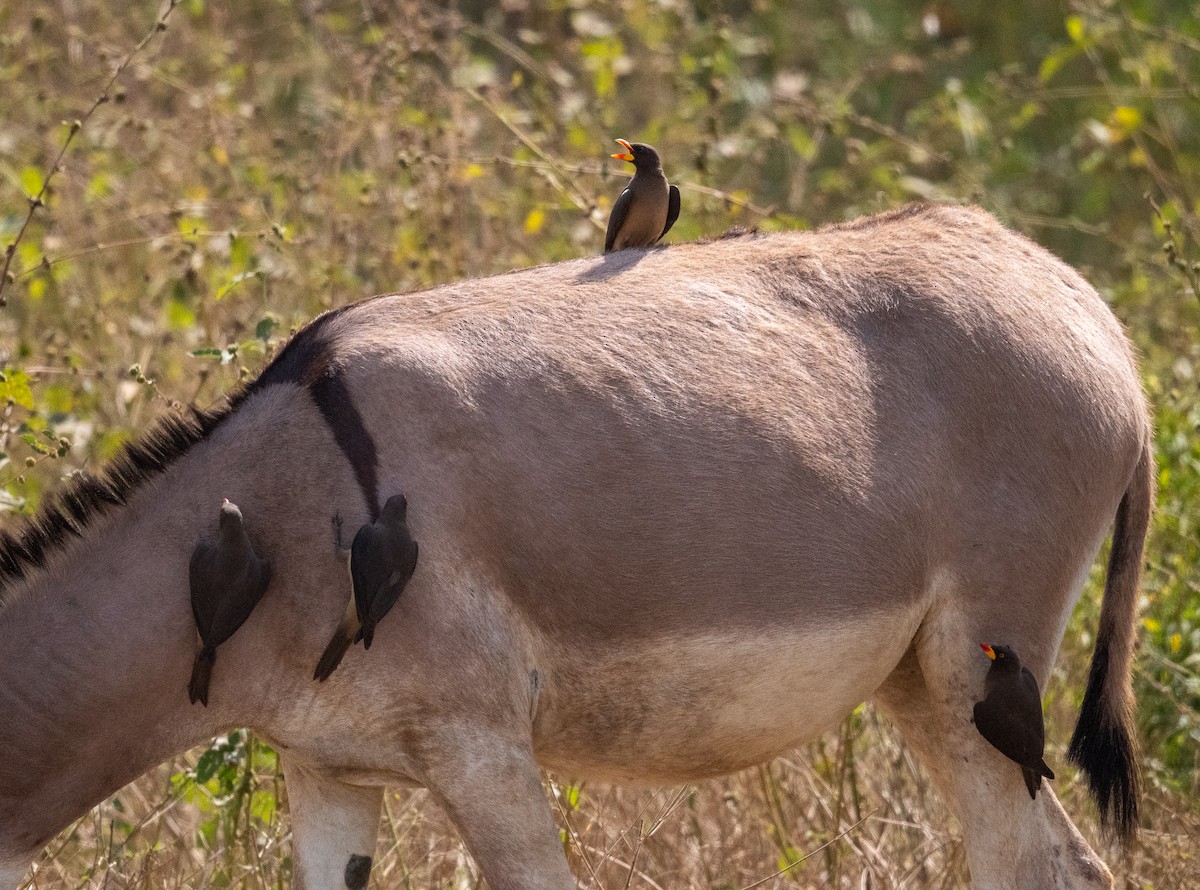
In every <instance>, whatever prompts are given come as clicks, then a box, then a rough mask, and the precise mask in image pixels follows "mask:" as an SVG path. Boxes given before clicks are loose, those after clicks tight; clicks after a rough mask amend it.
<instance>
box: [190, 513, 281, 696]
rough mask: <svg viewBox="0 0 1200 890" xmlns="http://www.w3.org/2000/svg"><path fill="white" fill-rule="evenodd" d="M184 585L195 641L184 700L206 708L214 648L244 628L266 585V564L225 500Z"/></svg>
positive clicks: (239, 516)
mask: <svg viewBox="0 0 1200 890" xmlns="http://www.w3.org/2000/svg"><path fill="white" fill-rule="evenodd" d="M188 583H189V585H190V587H191V594H192V617H193V618H195V620H196V633H197V634H198V635H199V637H200V649H199V651H198V652H197V653H196V659H195V661H194V662H193V663H192V679H191V681H190V682H189V683H188V698H190V699H191V701H192V704H195V703H196V702H200V704H202V705H204V706H205V707H208V683H209V680H210V678H211V677H212V669H213V663H214V662H215V661H216V660H217V647H218V646H220V645H221V644H222V643H224V642H225V641H226V640H228V639H229V638H230V637H231V636H233V634H234V632H235V631H237V629H238V628H239V627H241V626H242V624H243V623H245V621H246V619H247V618H249V617H250V613H251V612H252V611H253V610H254V607H255V606H256V605H258V601H259V600H260V599H262V595H263V593H264V592H265V591H266V589H267V585H268V584H270V583H271V564H270V563H269V562H267V561H266V560H265V559H261V558H260V557H259V555H258V554H257V553H255V552H254V548H253V547H252V546H251V544H250V538H249V537H248V536H247V535H246V527H245V526H244V525H243V524H242V511H241V510H239V509H238V506H237V504H234V503H231V502H230V500H229V499H228V498H226V499H225V500H224V501H223V502H222V504H221V515H220V519H219V521H218V529H217V540H216V541H215V542H209V541H201V542H200V543H199V544H197V545H196V549H195V550H193V551H192V560H191V563H190V565H189V566H188Z"/></svg>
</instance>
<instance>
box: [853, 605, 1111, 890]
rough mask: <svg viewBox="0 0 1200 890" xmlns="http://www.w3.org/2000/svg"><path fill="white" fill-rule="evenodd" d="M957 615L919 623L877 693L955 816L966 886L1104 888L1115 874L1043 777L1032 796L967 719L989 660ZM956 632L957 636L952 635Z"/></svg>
mask: <svg viewBox="0 0 1200 890" xmlns="http://www.w3.org/2000/svg"><path fill="white" fill-rule="evenodd" d="M968 633H969V631H968V629H967V626H966V625H965V624H964V623H962V622H961V621H948V622H947V623H946V625H945V627H944V628H942V629H940V630H939V629H936V628H934V629H931V628H928V627H926V628H923V630H922V634H921V636H920V638H919V639H918V641H917V642H914V644H913V646H912V647H911V648H910V649H909V651H908V653H907V654H906V655H905V656H904V659H903V660H902V661H901V662H900V664H899V665H898V666H897V667H896V669H895V670H894V671H893V672H892V674H891V676H889V677H888V679H887V681H886V682H885V683H884V685H883V686H882V687H881V688H880V689H879V690H878V692H877V693H876V700H877V701H878V702H879V704H880V706H881V707H882V708H883V710H884V711H885V712H886V713H887V715H888V717H889V718H890V719H891V720H892V722H893V723H894V724H895V725H896V726H897V728H898V729H899V730H900V733H901V735H902V736H903V737H904V741H905V743H906V744H907V745H908V746H909V747H910V748H912V749H913V750H914V751H915V752H916V753H917V755H918V757H919V758H920V759H921V761H922V763H923V764H924V766H925V767H926V768H927V769H928V771H929V773H930V774H931V775H932V777H933V779H934V782H935V783H936V784H937V786H938V789H939V790H940V791H941V792H942V795H943V796H944V798H945V799H946V801H947V803H948V804H949V806H950V808H951V810H953V811H954V813H955V815H956V816H957V817H958V819H959V821H960V822H961V823H962V830H963V840H964V844H965V847H966V853H967V864H968V867H969V868H970V870H971V886H972V887H974V888H975V890H985V888H986V890H993V888H995V890H1000V888H1006V890H1007V888H1012V887H1021V888H1028V890H1043V888H1046V890H1048V888H1088V890H1093V888H1095V890H1100V888H1103V890H1110V888H1111V887H1112V886H1113V882H1112V876H1111V874H1110V873H1109V871H1108V869H1107V868H1105V866H1104V863H1103V862H1101V861H1100V859H1099V858H1098V857H1097V856H1096V854H1095V853H1094V852H1093V851H1092V849H1091V848H1090V847H1089V846H1088V845H1087V842H1086V841H1085V840H1084V839H1083V837H1082V836H1081V835H1080V834H1079V831H1078V830H1077V829H1076V828H1075V826H1074V824H1072V822H1071V820H1070V818H1068V816H1067V814H1066V812H1064V810H1063V808H1062V805H1061V804H1060V803H1059V802H1058V798H1057V797H1055V795H1054V792H1053V791H1052V790H1051V788H1050V786H1049V784H1047V783H1043V784H1042V786H1041V789H1040V790H1039V791H1038V795H1037V800H1030V798H1029V792H1028V791H1027V790H1026V788H1025V783H1024V780H1023V779H1022V776H1021V770H1020V768H1019V767H1018V766H1017V765H1016V764H1015V763H1013V762H1012V761H1010V760H1008V759H1007V758H1006V757H1005V756H1004V755H1002V754H1001V753H1000V752H998V751H997V750H996V749H995V748H993V747H992V746H991V745H990V744H988V743H987V741H985V740H984V738H983V736H981V735H980V734H979V732H978V730H977V729H976V728H975V725H974V723H973V722H972V708H973V705H974V702H975V701H977V700H978V699H980V698H982V697H983V678H984V674H985V673H986V671H987V667H986V659H984V660H980V659H975V660H974V661H972V657H973V656H974V655H975V654H976V653H978V652H979V646H978V642H976V641H975V640H973V639H972V638H970V637H969V636H968ZM958 636H961V637H962V639H961V640H960V639H958Z"/></svg>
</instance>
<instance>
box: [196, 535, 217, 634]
mask: <svg viewBox="0 0 1200 890" xmlns="http://www.w3.org/2000/svg"><path fill="white" fill-rule="evenodd" d="M214 550H216V548H215V547H214V546H213V545H212V544H209V543H208V542H206V541H201V542H200V543H199V544H197V545H196V549H195V550H193V551H192V558H191V561H190V562H189V563H188V588H189V591H190V593H191V598H192V618H193V619H195V621H196V629H197V630H198V631H199V632H200V638H201V639H203V640H205V641H206V642H207V637H208V633H209V630H210V628H211V627H212V620H213V615H214V614H215V613H216V610H217V605H218V603H219V602H220V585H218V584H215V583H214V582H213V577H212V575H213V573H212V562H213V551H214Z"/></svg>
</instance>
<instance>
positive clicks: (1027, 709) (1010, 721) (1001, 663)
mask: <svg viewBox="0 0 1200 890" xmlns="http://www.w3.org/2000/svg"><path fill="white" fill-rule="evenodd" d="M979 645H980V646H981V647H982V649H983V651H984V652H986V653H987V657H988V658H990V659H991V660H992V666H991V667H990V668H989V669H988V672H987V678H986V679H985V680H984V699H983V701H981V702H976V704H975V726H976V728H977V729H978V730H979V734H980V735H982V736H983V737H984V738H985V739H987V740H988V742H990V743H991V745H992V747H993V748H995V749H996V750H997V751H999V752H1000V753H1001V754H1003V755H1004V756H1005V757H1007V758H1008V759H1009V760H1012V761H1015V762H1016V763H1018V764H1020V766H1021V774H1022V775H1023V776H1024V777H1025V787H1026V788H1028V789H1029V796H1030V797H1032V798H1033V799H1034V800H1037V791H1038V788H1040V787H1041V784H1042V776H1045V777H1046V778H1047V779H1053V778H1054V773H1053V772H1052V771H1051V770H1050V767H1048V766H1046V761H1045V760H1043V759H1042V753H1043V751H1044V750H1045V747H1046V726H1045V723H1044V722H1043V721H1042V696H1041V693H1040V692H1038V685H1037V680H1035V679H1034V677H1033V674H1032V673H1031V672H1030V670H1029V668H1027V667H1022V666H1021V659H1020V658H1018V657H1017V653H1016V652H1014V651H1013V650H1012V649H1011V648H1009V647H1008V646H991V645H989V644H987V643H980V644H979Z"/></svg>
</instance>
